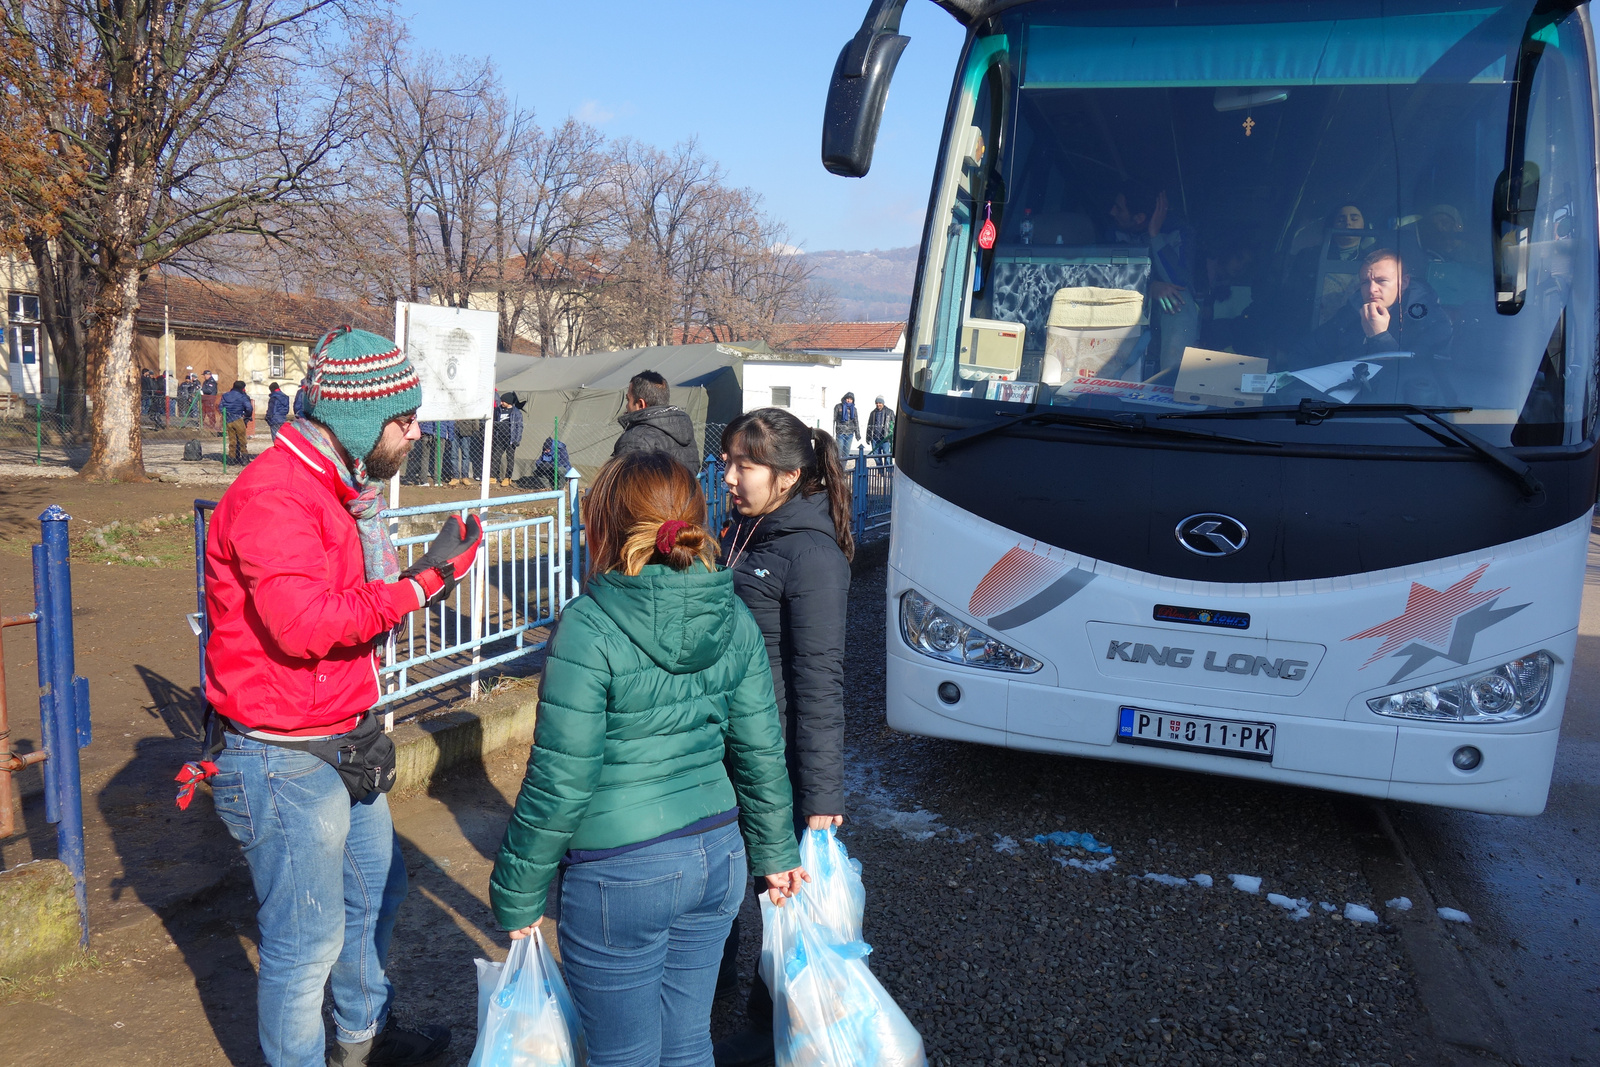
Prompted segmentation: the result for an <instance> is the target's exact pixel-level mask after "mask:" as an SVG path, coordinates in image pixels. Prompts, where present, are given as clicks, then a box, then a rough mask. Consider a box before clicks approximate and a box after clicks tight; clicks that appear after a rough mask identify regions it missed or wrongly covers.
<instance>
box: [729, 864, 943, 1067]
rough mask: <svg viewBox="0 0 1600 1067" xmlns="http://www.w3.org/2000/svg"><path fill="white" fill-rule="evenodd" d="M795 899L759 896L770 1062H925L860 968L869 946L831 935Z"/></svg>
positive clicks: (784, 1066) (902, 1065)
mask: <svg viewBox="0 0 1600 1067" xmlns="http://www.w3.org/2000/svg"><path fill="white" fill-rule="evenodd" d="M807 888H809V887H807ZM805 892H806V890H801V896H804V894H805ZM799 899H800V897H795V898H793V899H792V900H791V901H790V902H789V904H787V905H785V906H784V907H781V908H780V907H778V906H776V905H774V904H773V903H772V901H770V900H769V899H767V896H766V894H762V896H761V921H762V937H761V976H762V977H763V978H764V979H765V980H766V983H767V988H768V989H770V990H771V991H772V1002H773V1026H772V1029H773V1042H774V1046H775V1051H776V1053H777V1067H858V1065H871V1067H926V1064H927V1062H928V1060H927V1057H926V1055H925V1054H924V1053H923V1050H922V1037H921V1035H919V1034H918V1033H917V1030H916V1027H914V1026H912V1025H911V1020H910V1019H907V1018H906V1015H905V1012H903V1011H901V1010H900V1006H899V1005H898V1004H896V1003H895V1002H894V999H893V998H892V997H890V996H889V994H888V992H887V991H886V990H885V989H884V988H883V986H882V985H880V984H879V983H878V980H877V979H876V978H874V977H873V976H872V972H871V971H870V970H868V969H867V961H866V955H867V953H869V952H871V951H872V949H871V947H870V946H868V945H867V944H866V943H865V942H863V941H859V940H857V941H848V942H839V941H837V940H835V939H834V938H833V937H832V935H831V934H830V933H829V931H828V929H827V928H826V927H825V926H823V925H821V924H820V923H818V922H817V921H816V920H815V919H814V918H813V916H812V913H811V911H810V910H808V909H806V908H804V907H797V906H795V902H796V901H798V900H799Z"/></svg>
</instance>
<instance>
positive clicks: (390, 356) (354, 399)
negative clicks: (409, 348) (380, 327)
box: [306, 326, 422, 463]
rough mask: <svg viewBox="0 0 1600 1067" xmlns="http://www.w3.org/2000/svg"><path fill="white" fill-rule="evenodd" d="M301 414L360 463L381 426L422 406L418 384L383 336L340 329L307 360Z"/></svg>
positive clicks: (404, 360)
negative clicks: (328, 432) (323, 428)
mask: <svg viewBox="0 0 1600 1067" xmlns="http://www.w3.org/2000/svg"><path fill="white" fill-rule="evenodd" d="M308 377H309V378H310V379H311V382H310V384H309V385H308V386H307V389H308V390H309V392H307V394H306V396H307V399H308V401H309V403H308V405H307V407H306V414H308V415H309V416H311V418H313V419H315V420H316V421H317V422H320V423H322V425H324V426H326V427H327V428H328V429H329V430H331V431H333V435H334V436H335V437H337V438H338V439H339V443H340V444H342V445H344V447H345V451H347V452H349V453H350V458H351V459H353V460H355V461H356V462H357V463H360V462H361V461H362V460H363V459H364V458H365V457H366V455H367V453H368V452H371V451H372V446H373V445H375V444H377V443H378V438H379V437H381V436H382V435H383V424H384V423H386V422H388V421H389V420H390V419H392V418H394V417H395V416H397V415H405V414H407V413H408V412H412V411H415V410H417V408H419V407H421V406H422V382H421V380H420V379H419V378H418V377H417V371H416V368H415V367H413V366H412V365H411V360H410V359H408V358H407V357H406V355H405V353H404V352H401V351H400V349H399V348H397V347H395V343H394V342H393V341H391V340H389V339H388V338H386V337H379V336H378V335H377V334H375V333H368V332H367V331H365V330H353V329H351V328H350V327H348V326H341V327H339V328H338V329H336V330H330V331H328V333H327V334H326V335H324V337H323V338H322V340H321V341H320V342H319V343H318V344H317V350H316V351H315V352H313V353H312V355H311V371H310V373H309V375H308Z"/></svg>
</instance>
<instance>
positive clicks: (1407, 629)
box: [1345, 563, 1511, 670]
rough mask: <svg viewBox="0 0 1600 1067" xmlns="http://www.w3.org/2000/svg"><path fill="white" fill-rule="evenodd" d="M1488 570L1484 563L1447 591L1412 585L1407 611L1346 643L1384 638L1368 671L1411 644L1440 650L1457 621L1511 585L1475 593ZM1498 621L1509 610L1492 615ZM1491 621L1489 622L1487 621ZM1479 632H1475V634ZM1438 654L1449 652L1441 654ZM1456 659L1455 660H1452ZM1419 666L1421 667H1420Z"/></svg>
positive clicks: (1371, 658) (1369, 661) (1352, 637)
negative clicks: (1424, 644) (1475, 586)
mask: <svg viewBox="0 0 1600 1067" xmlns="http://www.w3.org/2000/svg"><path fill="white" fill-rule="evenodd" d="M1488 569H1489V565H1488V564H1487V563H1485V564H1484V565H1483V566H1481V567H1479V568H1478V569H1477V570H1475V571H1473V572H1472V573H1471V574H1469V575H1467V576H1466V577H1465V578H1463V579H1461V580H1460V581H1459V582H1456V583H1455V584H1454V585H1452V586H1450V587H1449V588H1448V589H1443V590H1439V589H1431V588H1429V587H1428V586H1425V585H1421V584H1419V583H1417V582H1412V583H1411V594H1410V595H1409V596H1407V597H1406V610H1405V611H1403V612H1401V613H1400V614H1399V615H1396V616H1395V617H1394V618H1392V619H1390V620H1389V621H1388V622H1382V623H1379V624H1378V625H1377V626H1374V627H1372V628H1371V629H1370V630H1362V631H1361V632H1360V633H1358V634H1351V635H1350V636H1349V637H1347V638H1345V640H1346V641H1360V640H1362V639H1364V638H1368V637H1381V638H1383V639H1384V640H1383V644H1381V645H1379V646H1378V648H1377V651H1375V652H1373V653H1372V655H1371V656H1369V657H1368V658H1367V662H1365V663H1363V664H1362V665H1361V667H1362V669H1363V670H1365V669H1366V668H1367V667H1370V666H1372V665H1373V664H1374V663H1376V662H1377V661H1378V660H1380V659H1382V658H1384V657H1385V656H1387V655H1389V653H1391V652H1393V651H1394V650H1395V649H1397V648H1400V647H1401V646H1402V645H1405V644H1407V643H1408V642H1420V643H1426V644H1429V645H1434V646H1437V647H1444V646H1446V641H1447V640H1448V639H1449V638H1450V632H1451V630H1452V629H1453V628H1454V627H1455V624H1456V620H1457V619H1458V618H1459V617H1460V616H1462V615H1464V614H1466V613H1467V612H1469V611H1471V610H1472V609H1473V608H1476V607H1478V606H1479V605H1481V604H1485V603H1488V602H1489V601H1491V600H1493V599H1494V598H1495V597H1497V596H1499V595H1500V594H1501V593H1504V592H1505V591H1506V589H1509V588H1510V586H1505V587H1503V588H1500V589H1479V590H1476V591H1474V590H1473V588H1472V587H1473V586H1474V585H1476V584H1477V583H1478V579H1479V578H1482V577H1483V572H1484V571H1486V570H1488ZM1492 614H1493V615H1494V617H1495V621H1498V619H1499V618H1503V617H1505V615H1507V614H1511V612H1510V611H1509V610H1508V611H1506V612H1504V613H1501V612H1493V613H1492ZM1487 621H1489V620H1486V622H1487ZM1475 634H1476V631H1474V635H1475ZM1438 654H1439V655H1445V654H1446V653H1443V652H1439V653H1438ZM1451 658H1453V657H1451ZM1418 665H1420V664H1418Z"/></svg>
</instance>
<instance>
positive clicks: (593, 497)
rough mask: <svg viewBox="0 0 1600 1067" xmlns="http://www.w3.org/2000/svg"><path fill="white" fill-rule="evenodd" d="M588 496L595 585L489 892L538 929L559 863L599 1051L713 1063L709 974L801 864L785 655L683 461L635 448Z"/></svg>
mask: <svg viewBox="0 0 1600 1067" xmlns="http://www.w3.org/2000/svg"><path fill="white" fill-rule="evenodd" d="M584 510H585V519H586V521H587V525H588V531H589V545H590V554H591V563H590V572H589V585H588V592H587V593H586V594H585V595H584V596H581V597H578V598H577V599H576V600H574V601H572V602H571V603H570V604H568V605H567V606H566V608H565V609H564V610H563V612H562V616H561V625H560V627H559V628H558V630H557V632H556V636H555V638H554V640H553V641H552V643H551V647H550V656H549V659H548V661H547V662H546V664H545V668H544V681H543V683H542V685H541V687H540V691H539V718H538V725H537V726H536V727H535V729H534V740H533V752H532V754H531V755H530V756H529V759H528V773H527V776H526V778H524V779H523V783H522V791H521V793H520V794H519V795H518V797H517V805H516V810H515V811H514V812H513V813H512V816H511V824H510V825H509V826H508V827H507V828H506V836H505V840H504V841H503V842H502V843H501V845H500V852H499V855H498V856H496V857H495V864H494V874H493V876H492V877H491V878H490V880H489V900H490V903H491V905H492V906H493V908H494V913H495V917H496V918H497V919H498V920H499V921H500V924H501V925H502V926H503V927H505V928H506V929H507V930H509V931H511V937H512V938H513V939H516V938H520V937H527V936H529V935H530V934H532V933H534V931H535V930H537V928H538V926H539V919H540V917H541V916H542V915H543V914H544V911H545V898H546V893H547V892H548V891H549V890H550V884H551V880H552V879H557V880H558V882H557V885H558V900H559V907H558V909H557V910H558V914H557V918H556V923H557V929H556V934H557V937H558V939H559V942H560V946H561V956H562V964H563V969H564V971H565V973H566V979H567V984H568V986H569V987H570V989H571V991H572V999H573V1001H574V1003H575V1004H576V1005H577V1008H578V1014H579V1017H580V1018H581V1019H582V1020H583V1026H584V1033H585V1037H586V1039H587V1041H588V1047H589V1063H590V1065H591V1067H612V1065H616V1064H655V1063H664V1064H665V1063H670V1064H684V1065H693V1067H710V1065H711V1063H712V1058H711V1033H710V1020H711V998H712V992H713V989H714V986H715V984H716V978H717V967H718V963H719V962H720V960H721V956H722V944H723V941H724V939H726V937H727V936H728V930H729V927H730V926H732V924H733V919H734V916H735V915H737V914H738V911H739V905H740V903H741V902H742V901H743V899H744V887H745V882H746V880H747V878H748V877H749V875H750V874H758V875H765V876H766V879H767V883H768V885H769V886H770V887H771V889H770V890H769V892H770V893H771V895H772V899H773V902H774V903H780V904H781V903H782V901H783V899H784V898H786V897H788V896H792V895H793V894H794V893H795V892H796V891H797V890H798V889H799V887H800V883H801V882H802V881H803V880H805V879H806V874H805V872H804V871H803V870H801V869H800V854H799V850H798V848H797V847H796V845H795V837H794V822H793V816H792V813H791V805H792V800H791V796H790V790H789V776H788V773H787V771H786V770H785V767H784V757H783V734H782V731H781V729H780V728H779V725H778V709H777V705H776V702H775V701H774V699H773V692H772V672H771V670H770V668H769V666H768V664H767V653H766V646H765V643H764V642H763V640H762V637H761V631H760V629H759V628H758V627H757V626H756V623H755V620H754V619H753V618H752V617H751V615H750V610H749V609H748V608H746V607H745V606H744V604H743V603H742V602H741V601H740V600H739V598H738V597H737V596H735V595H734V592H733V580H732V574H731V573H730V572H729V571H727V570H721V569H718V568H717V566H716V563H715V560H716V554H717V543H716V541H715V540H714V539H713V538H712V536H711V534H710V532H709V531H707V530H706V528H705V521H706V505H705V497H704V495H703V494H702V492H701V490H700V485H699V483H698V482H697V481H696V479H695V478H694V476H693V475H691V474H690V473H689V472H688V471H687V470H686V469H684V468H683V466H682V465H680V464H679V463H678V462H677V461H675V460H673V459H672V458H670V457H668V456H666V455H664V454H662V453H659V452H637V453H628V454H625V455H623V456H620V457H618V458H616V459H614V460H612V461H611V462H610V463H608V464H606V466H605V467H604V468H602V470H601V471H600V475H599V477H597V478H596V479H595V484H594V488H593V489H592V490H591V491H590V493H589V498H588V501H587V503H586V504H585V508H584ZM724 753H726V755H727V769H725V768H724ZM730 775H731V778H730ZM741 834H742V837H741ZM747 848H748V852H749V854H748V859H747V857H746V849H747ZM552 895H557V894H552Z"/></svg>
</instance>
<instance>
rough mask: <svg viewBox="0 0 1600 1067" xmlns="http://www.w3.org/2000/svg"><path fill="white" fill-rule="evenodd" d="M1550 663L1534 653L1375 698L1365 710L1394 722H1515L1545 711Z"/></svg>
mask: <svg viewBox="0 0 1600 1067" xmlns="http://www.w3.org/2000/svg"><path fill="white" fill-rule="evenodd" d="M1555 665H1556V658H1555V657H1554V656H1552V655H1551V654H1550V653H1548V652H1535V653H1533V654H1532V655H1528V656H1523V657H1522V658H1521V659H1514V660H1512V661H1511V662H1510V663H1502V664H1501V665H1500V666H1498V667H1496V668H1495V669H1494V670H1492V671H1488V672H1487V673H1484V674H1473V675H1468V676H1467V677H1465V678H1455V679H1452V680H1451V681H1448V682H1439V683H1438V684H1436V685H1428V686H1423V687H1422V688H1420V689H1407V690H1406V691H1405V692H1403V693H1391V694H1389V695H1388V696H1383V697H1374V698H1372V699H1371V700H1369V701H1367V707H1369V708H1371V709H1372V710H1373V711H1375V712H1377V713H1378V714H1379V715H1390V716H1393V717H1394V718H1397V719H1430V720H1433V721H1436V722H1461V723H1473V722H1515V721H1516V720H1517V719H1526V718H1527V717H1528V716H1529V715H1532V714H1534V713H1535V712H1537V711H1538V710H1539V709H1540V708H1542V707H1544V701H1545V697H1547V696H1549V695H1550V678H1551V676H1552V675H1553V674H1554V673H1555Z"/></svg>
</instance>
